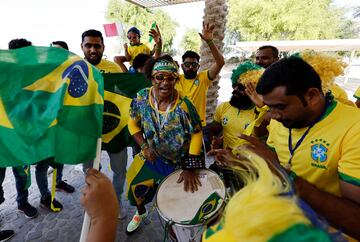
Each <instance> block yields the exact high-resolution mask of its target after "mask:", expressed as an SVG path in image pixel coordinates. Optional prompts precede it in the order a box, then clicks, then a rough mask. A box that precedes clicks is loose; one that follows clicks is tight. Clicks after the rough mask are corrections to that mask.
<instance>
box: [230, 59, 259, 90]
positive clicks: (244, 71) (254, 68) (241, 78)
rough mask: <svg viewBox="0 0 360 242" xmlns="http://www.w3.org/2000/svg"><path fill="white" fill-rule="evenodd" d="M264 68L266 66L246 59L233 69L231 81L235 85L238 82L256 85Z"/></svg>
mask: <svg viewBox="0 0 360 242" xmlns="http://www.w3.org/2000/svg"><path fill="white" fill-rule="evenodd" d="M264 70H265V69H264V68H262V67H261V66H259V65H256V64H255V63H253V62H251V61H244V62H242V63H241V64H240V65H238V66H237V67H236V68H235V69H234V70H233V71H232V75H231V82H232V84H233V85H236V84H238V83H241V84H243V85H245V84H247V83H249V82H252V83H254V84H255V85H256V84H257V83H258V81H259V79H260V77H261V75H262V74H263V72H264Z"/></svg>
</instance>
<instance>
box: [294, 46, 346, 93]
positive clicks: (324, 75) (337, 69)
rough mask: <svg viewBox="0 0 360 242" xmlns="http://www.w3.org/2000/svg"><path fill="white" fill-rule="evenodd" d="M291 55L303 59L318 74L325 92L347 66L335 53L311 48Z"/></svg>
mask: <svg viewBox="0 0 360 242" xmlns="http://www.w3.org/2000/svg"><path fill="white" fill-rule="evenodd" d="M292 56H295V57H299V58H301V59H303V60H304V61H305V62H306V63H308V64H309V65H311V66H312V68H314V70H315V71H316V73H317V74H318V75H319V76H320V79H321V85H322V89H323V92H324V93H326V92H328V91H329V90H330V88H331V87H332V86H333V85H334V83H335V77H337V76H340V75H343V74H344V70H345V68H346V66H347V64H346V63H345V62H343V61H342V60H341V58H340V57H339V56H337V55H331V54H327V53H323V52H316V51H313V50H304V51H301V52H299V53H296V54H294V55H292Z"/></svg>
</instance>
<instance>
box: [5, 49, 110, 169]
mask: <svg viewBox="0 0 360 242" xmlns="http://www.w3.org/2000/svg"><path fill="white" fill-rule="evenodd" d="M103 92H104V84H103V78H102V75H101V73H100V72H99V71H98V70H97V69H96V68H94V67H93V66H92V65H90V64H89V63H88V62H86V61H84V60H83V59H82V58H80V57H78V56H76V55H74V54H72V53H71V52H68V51H66V50H63V49H61V48H48V47H26V48H20V49H15V50H0V147H1V148H0V167H5V166H21V165H25V164H32V163H36V162H38V161H40V160H43V159H45V158H48V157H52V156H54V157H55V160H56V162H59V163H68V164H76V163H80V162H85V161H87V160H90V159H93V158H94V157H95V151H96V140H97V138H98V137H100V136H101V133H102V112H103V103H104V100H103V96H104V93H103Z"/></svg>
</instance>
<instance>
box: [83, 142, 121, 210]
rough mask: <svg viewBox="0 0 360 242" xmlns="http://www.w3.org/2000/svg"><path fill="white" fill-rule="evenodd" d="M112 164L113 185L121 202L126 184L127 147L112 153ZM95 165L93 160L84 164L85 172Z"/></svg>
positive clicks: (110, 155)
mask: <svg viewBox="0 0 360 242" xmlns="http://www.w3.org/2000/svg"><path fill="white" fill-rule="evenodd" d="M107 153H108V155H109V157H110V166H111V170H112V171H113V172H114V175H113V186H114V189H115V192H116V196H117V199H118V201H119V203H120V201H121V194H122V193H123V191H124V184H125V178H126V165H127V158H128V157H127V147H125V148H124V149H123V150H121V151H120V152H119V153H110V152H108V151H107ZM91 167H93V161H89V162H86V163H84V164H83V171H84V172H85V171H86V170H87V169H88V168H91Z"/></svg>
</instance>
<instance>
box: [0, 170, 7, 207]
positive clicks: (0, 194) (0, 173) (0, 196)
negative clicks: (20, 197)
mask: <svg viewBox="0 0 360 242" xmlns="http://www.w3.org/2000/svg"><path fill="white" fill-rule="evenodd" d="M5 172H6V168H4V167H0V204H2V203H3V202H4V201H5V197H4V189H3V187H2V184H3V182H4V180H5Z"/></svg>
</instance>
